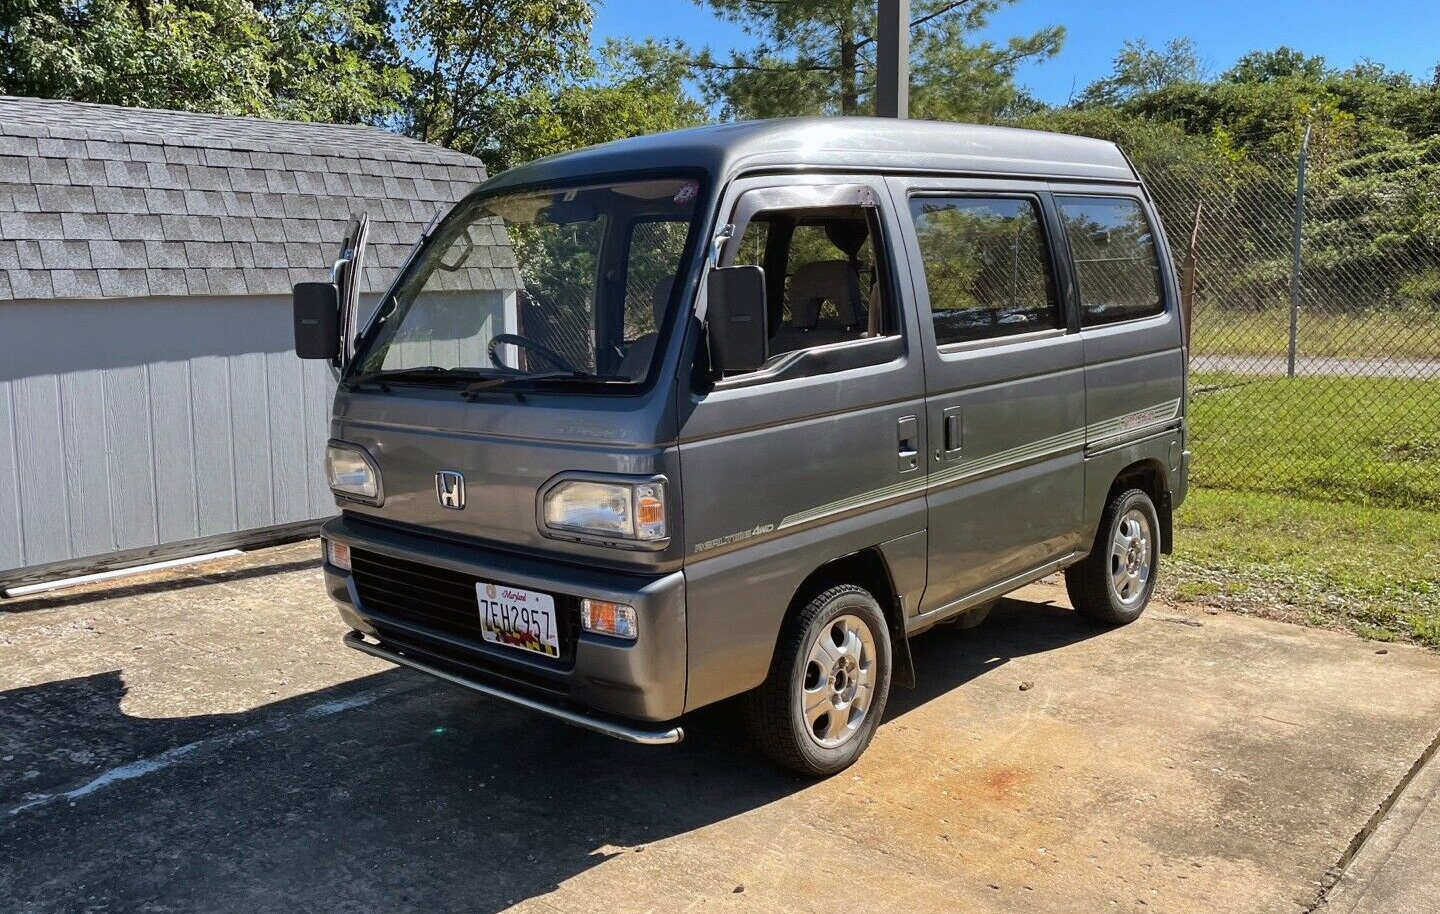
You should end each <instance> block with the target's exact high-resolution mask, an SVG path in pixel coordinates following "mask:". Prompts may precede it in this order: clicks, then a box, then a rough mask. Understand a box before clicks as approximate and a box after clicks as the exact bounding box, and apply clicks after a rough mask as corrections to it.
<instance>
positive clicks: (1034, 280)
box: [910, 197, 1064, 346]
mask: <svg viewBox="0 0 1440 914" xmlns="http://www.w3.org/2000/svg"><path fill="white" fill-rule="evenodd" d="M910 214H911V216H912V218H913V219H914V220H915V234H916V236H917V238H918V239H919V242H920V256H921V259H922V261H923V262H924V266H925V284H926V287H927V288H928V289H929V292H930V316H931V319H932V320H933V321H934V324H935V343H936V345H939V346H944V345H947V344H950V343H966V342H972V341H974V340H989V339H995V338H998V337H1004V336H1011V335H1014V334H1019V333H1031V332H1034V331H1036V330H1049V329H1054V328H1057V327H1063V326H1064V320H1063V318H1062V315H1061V310H1060V303H1059V298H1058V297H1057V296H1056V294H1055V282H1054V279H1053V277H1052V276H1051V272H1050V252H1049V248H1048V247H1047V245H1046V242H1045V232H1044V229H1043V228H1042V224H1041V221H1040V209H1039V206H1038V205H1037V204H1036V203H1035V201H1034V200H1029V199H1023V198H1013V199H1010V198H994V199H987V198H978V197H916V198H914V199H912V200H911V201H910Z"/></svg>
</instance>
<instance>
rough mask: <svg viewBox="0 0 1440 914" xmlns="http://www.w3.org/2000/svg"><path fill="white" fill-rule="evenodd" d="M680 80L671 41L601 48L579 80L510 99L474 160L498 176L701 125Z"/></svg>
mask: <svg viewBox="0 0 1440 914" xmlns="http://www.w3.org/2000/svg"><path fill="white" fill-rule="evenodd" d="M688 74H689V52H688V51H687V50H686V48H685V47H684V46H683V45H681V44H679V43H677V42H659V41H645V42H641V43H638V44H636V43H628V42H618V41H611V42H607V43H606V44H605V45H604V46H603V47H602V48H601V49H600V53H599V54H598V55H597V59H596V61H595V63H594V65H593V66H592V67H591V68H590V69H589V71H588V75H587V76H586V77H585V78H583V79H579V80H576V81H574V82H572V83H569V84H567V85H564V86H561V87H560V88H558V89H555V90H547V89H533V90H531V91H530V92H528V93H526V94H524V95H523V96H520V97H517V98H513V99H510V100H509V101H508V103H507V116H505V117H500V118H497V119H496V121H495V122H494V123H493V124H492V125H491V131H492V132H491V134H490V141H489V143H488V144H487V145H486V146H485V147H483V148H482V150H481V152H480V155H481V157H482V158H484V159H485V163H486V165H487V166H488V167H489V168H490V169H491V170H499V169H504V168H508V167H510V166H511V165H515V164H518V163H521V162H528V161H530V160H531V159H537V158H540V157H542V156H547V155H554V154H556V153H560V152H566V151H568V150H571V149H577V148H580V147H583V146H591V145H594V144H597V143H605V142H609V141H610V140H616V139H622V138H625V137H632V136H642V135H644V134H648V133H658V132H660V131H664V130H676V129H679V128H681V127H693V126H696V125H698V124H703V123H705V121H706V120H707V119H708V113H707V112H706V110H705V107H704V106H703V105H702V104H701V103H700V102H699V101H698V100H697V99H695V98H694V97H692V96H691V95H690V94H689V93H688V92H687V91H686V89H685V80H686V78H687V76H688Z"/></svg>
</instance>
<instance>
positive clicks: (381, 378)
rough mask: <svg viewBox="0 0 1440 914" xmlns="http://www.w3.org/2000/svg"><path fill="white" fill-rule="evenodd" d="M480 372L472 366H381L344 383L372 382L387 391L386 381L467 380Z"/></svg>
mask: <svg viewBox="0 0 1440 914" xmlns="http://www.w3.org/2000/svg"><path fill="white" fill-rule="evenodd" d="M480 374H481V373H480V372H478V371H476V370H475V369H473V368H443V367H441V366H439V365H420V366H417V367H414V368H382V369H380V370H379V371H367V372H366V373H365V374H362V375H356V376H355V377H353V378H351V379H350V380H349V381H347V382H346V384H347V385H348V386H349V387H351V388H355V387H359V386H360V385H362V384H370V383H374V384H377V385H379V387H380V389H381V390H384V391H388V390H389V386H388V384H387V382H390V381H393V382H396V383H404V382H407V381H434V380H441V379H442V378H443V379H444V380H446V381H450V380H455V381H469V380H473V379H474V378H475V377H476V376H477V375H480Z"/></svg>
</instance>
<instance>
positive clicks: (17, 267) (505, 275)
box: [0, 96, 517, 301]
mask: <svg viewBox="0 0 1440 914" xmlns="http://www.w3.org/2000/svg"><path fill="white" fill-rule="evenodd" d="M484 179H485V172H484V169H483V167H482V166H481V164H480V161H479V160H478V159H475V158H472V157H471V156H467V155H463V154H461V153H458V152H454V151H451V150H448V149H442V148H438V147H435V146H431V145H429V144H426V143H422V142H419V141H418V140H412V139H408V138H406V137H401V136H397V135H395V134H392V133H387V132H386V131H384V130H380V129H377V128H374V127H364V126H340V125H333V124H309V123H297V122H293V121H268V120H259V119H253V118H240V117H221V116H217V115H206V114H189V113H183V112H177V111H155V110H149V109H139V108H120V107H114V106H111V105H92V104H84V103H80V102H63V101H47V100H40V99H31V98H13V97H9V96H0V301H4V300H7V299H9V300H21V299H52V298H64V299H76V298H121V297H123V298H130V297H140V296H150V295H175V296H186V295H246V294H250V295H257V294H259V295H264V294H283V293H287V292H289V290H290V287H291V285H292V284H293V283H296V282H300V281H302V280H310V279H319V278H323V277H324V276H325V275H326V270H327V266H328V264H329V263H330V261H331V260H332V259H333V258H334V256H335V253H336V251H337V250H338V246H339V244H340V241H341V240H342V238H343V237H344V234H345V227H346V224H347V223H348V221H349V219H350V217H351V215H352V213H354V212H358V211H360V210H361V209H364V210H366V211H368V212H369V214H370V219H371V227H370V248H369V251H368V254H367V258H368V259H367V269H366V270H365V276H364V280H363V283H362V290H363V291H372V292H373V291H380V290H383V288H384V287H385V286H386V285H387V284H388V282H389V280H390V278H391V277H392V276H393V275H394V272H395V267H397V266H399V265H400V264H401V262H402V261H403V259H404V257H405V255H406V254H407V252H408V251H409V249H410V247H411V245H412V244H413V242H414V240H415V238H416V236H417V235H418V234H419V233H420V231H421V230H422V229H423V227H424V225H425V224H426V223H427V222H429V221H430V219H431V217H432V216H433V215H434V214H435V212H436V210H437V209H439V208H442V207H448V205H449V204H451V203H453V202H455V201H456V200H458V199H460V198H461V197H462V196H464V194H465V193H467V192H468V191H469V190H470V189H471V188H472V187H474V186H475V185H476V184H478V183H479V182H481V181H483V180H484ZM497 248H501V250H499V251H497V252H495V256H492V257H483V258H480V259H479V260H477V262H483V263H485V264H486V266H485V267H483V268H477V269H472V270H467V271H465V272H466V273H467V274H469V275H467V276H465V277H451V278H452V279H453V280H455V281H456V284H457V285H460V286H463V287H466V288H482V289H496V288H514V287H515V286H516V284H517V283H516V276H515V274H514V271H513V269H510V265H511V264H513V258H512V257H511V256H510V252H509V251H508V250H504V249H503V246H502V245H497ZM491 264H495V265H497V266H495V267H494V268H492V267H491V266H490V265H491Z"/></svg>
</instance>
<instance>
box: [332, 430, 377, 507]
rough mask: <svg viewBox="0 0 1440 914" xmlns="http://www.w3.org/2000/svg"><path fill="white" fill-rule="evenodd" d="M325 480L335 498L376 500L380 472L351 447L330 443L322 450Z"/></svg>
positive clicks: (361, 451)
mask: <svg viewBox="0 0 1440 914" xmlns="http://www.w3.org/2000/svg"><path fill="white" fill-rule="evenodd" d="M325 478H326V479H327V480H329V482H330V490H331V491H332V492H335V493H336V494H337V495H344V496H347V497H350V498H360V499H364V500H366V501H377V500H378V499H379V498H380V472H379V471H378V470H376V469H375V464H374V462H373V461H371V459H370V455H369V454H366V453H365V452H364V451H363V450H361V449H360V448H358V447H356V446H355V445H353V444H334V443H331V444H330V445H328V446H327V447H326V448H325Z"/></svg>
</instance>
